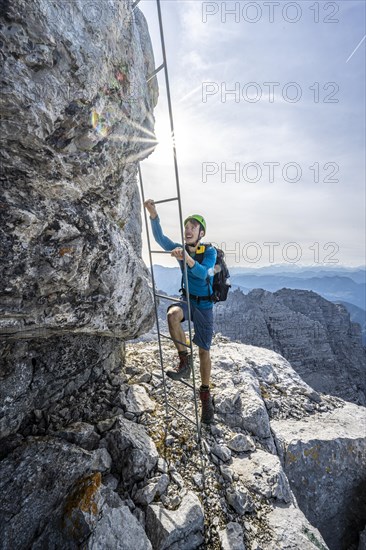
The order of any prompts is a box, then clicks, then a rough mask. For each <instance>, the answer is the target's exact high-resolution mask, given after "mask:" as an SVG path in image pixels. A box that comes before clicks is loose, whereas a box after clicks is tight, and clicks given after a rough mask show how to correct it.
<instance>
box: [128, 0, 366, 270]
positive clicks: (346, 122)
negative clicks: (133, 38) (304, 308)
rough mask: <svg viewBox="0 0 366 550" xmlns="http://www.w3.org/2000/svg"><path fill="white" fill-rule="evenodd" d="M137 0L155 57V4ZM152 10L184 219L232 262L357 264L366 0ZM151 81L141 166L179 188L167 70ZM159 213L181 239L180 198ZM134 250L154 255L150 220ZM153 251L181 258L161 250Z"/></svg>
mask: <svg viewBox="0 0 366 550" xmlns="http://www.w3.org/2000/svg"><path fill="white" fill-rule="evenodd" d="M139 8H140V9H141V11H142V12H143V13H144V15H145V17H146V20H147V23H148V26H149V32H150V36H151V39H152V43H153V49H154V56H155V65H156V67H157V66H159V65H160V64H161V63H162V54H161V46H160V35H159V26H158V16H157V8H156V2H155V0H142V1H141V2H140V3H139ZM161 8H162V18H163V23H164V33H165V46H166V52H167V64H168V70H169V80H170V91H171V98H172V107H173V118H174V126H175V137H176V146H177V159H178V167H179V179H180V193H181V202H182V212H183V217H185V216H187V215H189V214H192V213H200V214H202V215H203V216H204V217H205V219H206V222H207V234H206V236H205V240H206V241H207V242H212V243H214V244H216V245H217V246H219V247H220V248H222V249H223V250H224V251H226V259H227V263H228V265H229V266H230V265H231V266H235V267H240V266H243V267H253V268H258V267H263V266H265V265H272V264H283V265H284V266H285V265H287V266H292V265H297V266H305V265H306V266H310V265H313V266H314V265H319V266H330V267H335V266H359V265H365V263H366V258H365V248H366V243H365V234H366V224H365V44H366V40H365V32H366V31H365V3H364V2H363V1H361V0H360V1H359V0H355V1H354V0H346V1H344V0H342V1H338V2H323V1H320V2H313V1H304V0H301V1H298V2H285V1H282V0H279V1H275V2H266V1H263V2H262V1H260V2H259V1H258V2H245V1H240V2H231V1H230V2H229V1H227V2H201V1H198V0H184V1H179V0H162V1H161ZM230 12H231V13H230ZM158 83H159V102H158V105H157V107H156V108H155V111H154V116H155V132H156V136H157V140H158V142H159V144H158V146H157V148H156V149H155V151H154V152H153V153H152V154H151V155H150V156H149V157H148V158H147V159H146V160H144V161H143V162H142V163H141V170H142V174H143V181H144V193H145V198H152V199H154V200H161V199H165V198H169V197H174V196H176V194H177V193H176V183H175V176H174V164H173V152H172V141H171V137H170V127H169V115H168V104H167V99H166V87H165V79H164V72H163V71H161V72H160V73H159V74H158ZM158 213H159V217H160V220H161V225H162V228H163V231H164V234H165V235H167V236H168V237H170V238H171V239H173V240H175V241H180V225H179V223H180V221H179V211H178V206H177V203H176V201H173V202H169V203H166V204H161V205H158ZM151 238H152V234H151ZM152 242H154V241H153V240H152ZM152 248H154V249H157V248H159V247H158V246H157V245H153V246H152ZM143 258H144V260H145V262H146V264H147V265H149V256H148V248H147V244H146V235H145V227H144V234H143ZM153 261H154V263H159V264H161V265H166V266H176V265H177V263H176V260H174V259H173V258H170V257H169V255H166V254H164V255H163V254H161V255H160V254H159V255H155V256H154V260H153Z"/></svg>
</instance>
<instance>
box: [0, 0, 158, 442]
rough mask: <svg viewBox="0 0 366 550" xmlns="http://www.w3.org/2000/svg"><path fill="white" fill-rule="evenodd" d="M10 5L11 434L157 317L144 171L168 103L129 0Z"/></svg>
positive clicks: (6, 78) (4, 101)
mask: <svg viewBox="0 0 366 550" xmlns="http://www.w3.org/2000/svg"><path fill="white" fill-rule="evenodd" d="M2 8H3V9H2V15H1V23H0V25H1V26H0V40H1V42H2V54H1V56H2V57H1V59H2V96H1V111H2V138H3V146H2V151H1V191H0V223H1V236H0V247H1V252H0V254H1V264H0V271H1V272H0V287H1V288H0V295H1V302H0V337H1V346H0V362H1V379H2V383H1V387H0V398H1V400H0V406H1V411H0V427H1V428H0V436H1V435H7V434H8V433H11V432H12V431H14V430H15V429H17V428H18V427H19V425H20V422H21V421H22V419H23V418H24V417H26V415H27V414H28V413H29V412H30V411H32V410H34V409H43V408H44V407H45V406H47V407H49V406H50V405H52V403H53V402H56V401H58V400H59V399H62V398H63V397H64V395H68V394H70V393H71V392H73V391H75V390H77V389H78V388H80V387H81V386H83V385H85V383H86V382H87V381H88V380H93V379H95V378H98V377H99V376H100V374H101V372H102V371H106V372H110V371H112V370H113V369H115V368H118V366H119V365H120V364H121V360H122V357H123V345H122V341H123V339H126V338H129V337H132V336H134V335H138V334H140V333H142V332H144V331H146V330H147V329H148V328H149V327H150V326H151V324H152V323H153V302H152V297H151V293H150V291H149V286H148V270H147V269H146V266H145V265H144V263H143V261H142V259H141V219H140V199H139V192H138V187H137V183H136V171H137V161H138V160H142V159H143V158H145V157H146V156H148V155H149V154H150V153H151V151H152V150H153V149H154V146H155V137H154V116H153V108H154V106H155V105H156V103H157V98H158V88H157V81H156V78H152V79H150V80H149V81H148V82H147V77H148V75H149V74H150V73H151V72H152V71H153V70H154V57H153V52H152V47H151V43H150V38H149V34H148V29H147V23H146V21H145V18H144V16H143V14H142V12H141V11H140V10H139V9H138V8H136V9H135V10H133V11H132V5H131V2H129V1H127V2H126V1H121V0H115V1H112V2H96V3H85V2H83V1H82V0H77V1H76V2H42V1H35V2H31V3H30V4H27V3H26V2H24V1H22V0H16V1H14V2H3V3H2Z"/></svg>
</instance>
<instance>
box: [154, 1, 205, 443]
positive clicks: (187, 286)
mask: <svg viewBox="0 0 366 550" xmlns="http://www.w3.org/2000/svg"><path fill="white" fill-rule="evenodd" d="M156 3H157V9H158V18H159V28H160V39H161V49H162V54H163V64H164V74H165V84H166V92H167V100H168V109H169V120H170V130H171V136H172V144H173V159H174V171H175V181H176V186H177V197H178V208H179V218H180V233H181V241H182V248H183V274H184V279H185V284H186V291H187V292H186V298H187V306H188V308H187V309H188V331H189V342H190V348H191V357H190V359H191V367H192V378H193V387H194V392H193V393H194V408H195V415H196V424H197V435H198V439H200V432H201V430H200V421H199V417H198V407H197V398H196V391H195V389H196V381H195V374H194V366H193V344H192V329H191V322H192V320H191V306H190V298H189V285H188V274H187V262H186V256H185V247H184V234H183V215H182V206H181V197H180V187H179V172H178V161H177V150H176V146H175V134H174V122H173V109H172V102H171V96H170V86H169V73H168V64H167V58H166V51H165V41H164V31H163V20H162V15H161V6H160V0H156Z"/></svg>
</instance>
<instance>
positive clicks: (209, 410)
mask: <svg viewBox="0 0 366 550" xmlns="http://www.w3.org/2000/svg"><path fill="white" fill-rule="evenodd" d="M200 400H201V405H202V412H201V422H203V423H204V424H211V422H213V419H214V407H213V402H212V395H211V394H210V390H209V389H202V388H200Z"/></svg>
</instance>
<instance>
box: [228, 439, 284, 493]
mask: <svg viewBox="0 0 366 550" xmlns="http://www.w3.org/2000/svg"><path fill="white" fill-rule="evenodd" d="M230 468H231V470H232V471H233V472H235V473H236V474H238V476H239V479H240V481H241V483H243V484H244V485H245V487H247V488H248V489H250V490H251V491H253V492H255V493H258V494H259V495H262V496H263V497H265V498H273V499H277V500H282V501H284V502H291V501H292V495H291V490H290V486H289V483H288V480H287V477H286V474H285V472H284V471H283V469H282V466H281V462H280V460H279V458H278V456H276V455H272V454H270V453H267V452H264V451H261V450H260V449H257V450H256V451H255V452H254V453H251V454H250V455H249V456H245V457H241V458H238V457H234V458H233V461H232V464H231V465H230Z"/></svg>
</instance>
